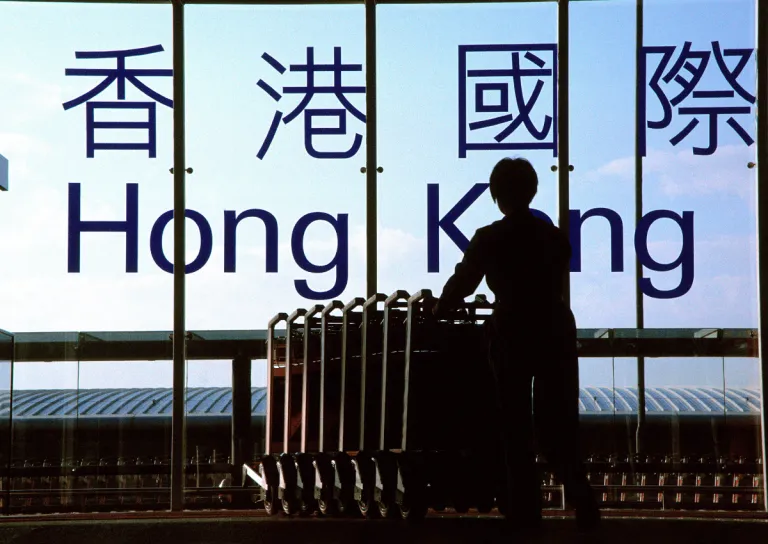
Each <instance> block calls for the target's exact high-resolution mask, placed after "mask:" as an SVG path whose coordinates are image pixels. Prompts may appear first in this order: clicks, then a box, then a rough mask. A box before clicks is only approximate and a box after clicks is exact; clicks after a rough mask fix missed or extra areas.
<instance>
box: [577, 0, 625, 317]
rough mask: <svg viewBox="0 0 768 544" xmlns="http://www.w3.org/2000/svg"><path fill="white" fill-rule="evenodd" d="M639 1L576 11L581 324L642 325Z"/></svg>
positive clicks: (595, 4) (598, 4) (588, 5)
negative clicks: (637, 228) (637, 240)
mask: <svg viewBox="0 0 768 544" xmlns="http://www.w3.org/2000/svg"><path fill="white" fill-rule="evenodd" d="M635 4H636V2H635V0H616V1H612V2H571V6H570V52H569V55H570V62H571V70H570V76H571V77H570V80H569V85H570V89H569V92H570V98H571V101H570V114H571V118H570V122H571V126H570V131H571V139H570V148H571V149H570V153H571V163H572V164H573V165H574V171H573V172H572V173H571V176H570V179H571V183H570V207H571V218H570V219H571V221H570V223H571V224H570V230H571V233H570V238H571V246H572V248H573V254H574V258H573V259H572V261H571V271H572V273H571V307H572V308H573V312H574V314H575V316H576V323H577V324H578V326H579V327H634V326H635V324H636V321H635V272H634V270H635V269H634V259H635V252H634V242H633V240H634V224H635V219H634V217H635V203H634V199H635V176H634V154H635V138H634V132H633V127H634V124H635V88H636V85H635V80H636V78H635V70H634V56H635V20H636V17H635V10H636V5H635ZM619 169H620V170H621V172H620V174H621V175H617V170H619Z"/></svg>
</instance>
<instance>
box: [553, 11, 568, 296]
mask: <svg viewBox="0 0 768 544" xmlns="http://www.w3.org/2000/svg"><path fill="white" fill-rule="evenodd" d="M569 2H570V0H559V1H558V3H557V112H556V115H557V161H558V168H557V220H558V226H559V227H560V229H561V230H562V231H563V232H564V233H565V234H566V236H567V235H568V232H569V230H568V215H569V208H570V198H569V197H570V173H571V172H570V147H569V146H570V138H569V126H570V123H569V121H570V118H569V112H568V108H569V100H568V89H569V87H570V85H569V72H568V69H569V65H568V55H569V44H568V31H569V28H568V25H569V20H568V15H569V9H568V8H569ZM563 282H564V290H563V297H564V299H565V301H566V303H567V304H568V306H569V307H570V305H571V278H570V273H569V272H566V274H565V278H564V279H563Z"/></svg>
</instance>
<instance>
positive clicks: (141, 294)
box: [0, 2, 173, 513]
mask: <svg viewBox="0 0 768 544" xmlns="http://www.w3.org/2000/svg"><path fill="white" fill-rule="evenodd" d="M171 14H172V8H171V6H170V5H135V4H134V5H117V4H110V5H99V4H93V3H90V4H72V3H66V4H39V3H19V2H3V3H2V5H0V50H2V51H13V52H14V54H12V55H3V56H2V58H0V119H2V126H0V155H2V156H3V157H4V158H5V159H7V165H8V178H9V183H8V191H7V192H4V193H2V195H0V230H2V232H10V233H13V235H12V236H10V237H8V239H7V240H6V241H5V242H4V243H3V246H2V250H1V251H2V254H1V255H2V262H3V265H4V268H3V281H2V283H0V299H2V301H3V304H2V306H3V310H4V312H5V314H4V317H3V326H5V327H8V328H10V329H11V330H14V331H19V330H20V331H36V332H39V331H68V330H69V331H72V330H75V331H77V330H91V331H92V330H97V331H98V330H113V331H114V330H147V329H159V330H168V329H170V328H171V316H172V282H171V277H170V275H169V274H167V273H165V272H163V271H162V270H160V269H159V268H158V267H157V266H156V265H155V264H153V263H154V260H155V259H154V258H153V257H154V256H156V254H157V251H153V247H152V245H151V244H150V238H151V232H152V230H153V226H154V225H155V222H156V219H157V218H158V216H160V215H161V214H162V213H163V212H165V211H166V210H168V209H169V207H170V206H169V204H170V203H171V202H172V182H171V176H170V174H169V173H168V169H169V168H170V167H171V166H173V161H172V151H173V138H172V127H173V125H172V115H173V109H172V102H171V101H170V99H171V98H172V88H173V86H172V24H171V23H172V20H171ZM18 338H19V342H17V349H16V358H17V359H18V360H20V363H19V364H18V366H17V367H16V369H15V372H14V377H13V389H14V391H13V393H14V401H15V410H14V425H13V449H12V462H13V464H14V471H15V472H14V477H13V481H12V487H13V489H14V492H17V491H18V492H20V493H19V494H15V496H14V499H13V502H12V504H11V506H12V511H13V512H16V513H21V512H62V511H83V510H98V509H102V508H115V507H117V506H118V505H117V504H116V503H114V500H116V499H115V498H114V496H108V494H106V493H105V492H99V493H96V494H94V493H93V492H92V491H90V489H92V488H106V487H107V486H111V485H113V484H116V483H117V481H116V480H114V479H111V478H113V476H115V472H117V469H115V467H114V465H112V464H111V463H112V462H113V461H114V462H115V463H117V462H119V459H120V458H121V457H128V456H133V453H132V451H131V448H134V447H146V446H152V447H157V448H159V450H161V451H160V452H159V453H158V454H155V455H164V454H165V452H166V451H167V450H168V449H169V445H170V441H169V438H170V437H169V435H164V434H163V433H160V435H159V437H157V438H156V440H155V441H154V442H152V443H146V442H144V441H142V440H140V439H138V438H136V432H137V430H136V428H137V427H130V426H129V427H120V425H121V424H122V422H119V423H118V420H117V419H109V421H107V419H108V418H105V417H101V415H100V414H98V413H91V412H83V410H86V411H87V410H99V409H102V408H103V409H105V410H106V409H111V408H110V407H112V408H114V405H113V404H111V399H117V398H122V397H121V395H129V392H128V388H130V387H132V384H137V383H140V382H142V381H144V382H145V384H144V385H137V386H136V387H149V386H151V385H153V384H154V385H155V386H157V385H158V384H159V383H160V382H162V378H160V377H158V376H157V375H153V374H147V372H154V370H155V369H156V368H157V367H158V366H162V364H161V363H157V364H154V363H153V364H145V365H142V364H138V363H130V364H126V363H121V364H117V363H116V364H114V365H107V366H99V365H98V364H97V363H84V364H83V365H79V364H78V362H77V360H78V352H77V351H75V348H76V347H77V341H78V335H77V334H76V333H67V334H63V335H58V336H57V335H48V336H46V335H34V334H32V335H30V334H28V333H27V334H21V335H19V337H18ZM46 342H53V344H52V345H49V346H48V347H46V346H45V343H46ZM41 361H45V362H41ZM154 374H157V373H156V372H155V373H154ZM149 376H151V379H148V377H149ZM115 388H119V391H116V390H115ZM108 390H111V391H108ZM97 392H100V393H97ZM131 421H132V422H133V423H135V424H136V425H137V426H138V424H139V422H141V424H145V423H146V424H147V425H149V422H148V420H147V419H145V418H140V417H136V418H135V419H132V420H131ZM112 425H118V427H117V429H116V430H115V429H113V427H112ZM149 432H150V431H149V430H147V433H149ZM131 433H133V438H129V436H131ZM139 436H144V435H142V434H140V435H139ZM108 465H109V466H108ZM108 473H110V474H108ZM152 485H153V486H155V487H156V485H157V484H152ZM40 489H48V490H58V489H63V490H64V491H54V492H51V493H50V494H48V495H46V496H42V495H35V494H32V493H27V494H26V495H25V494H23V493H21V492H27V491H39V490H40ZM155 507H156V508H157V507H158V506H157V504H156V505H155ZM162 508H164V507H162Z"/></svg>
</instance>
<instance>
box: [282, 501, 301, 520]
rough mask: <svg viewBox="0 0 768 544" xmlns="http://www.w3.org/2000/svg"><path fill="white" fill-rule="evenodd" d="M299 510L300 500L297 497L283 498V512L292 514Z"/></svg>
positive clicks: (288, 514) (287, 514)
mask: <svg viewBox="0 0 768 544" xmlns="http://www.w3.org/2000/svg"><path fill="white" fill-rule="evenodd" d="M298 511H299V501H297V500H296V499H283V512H284V513H285V515H286V516H292V515H294V514H295V513H296V512H298Z"/></svg>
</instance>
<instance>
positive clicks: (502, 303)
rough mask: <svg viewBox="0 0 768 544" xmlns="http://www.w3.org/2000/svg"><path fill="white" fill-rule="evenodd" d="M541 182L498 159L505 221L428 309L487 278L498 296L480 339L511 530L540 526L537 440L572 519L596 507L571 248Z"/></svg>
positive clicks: (493, 187)
mask: <svg viewBox="0 0 768 544" xmlns="http://www.w3.org/2000/svg"><path fill="white" fill-rule="evenodd" d="M537 188H538V177H537V175H536V171H535V170H534V168H533V166H532V165H531V164H530V163H529V162H528V161H527V160H525V159H522V158H516V159H509V158H507V159H502V160H501V161H499V162H498V163H497V164H496V166H495V167H494V169H493V171H492V172H491V176H490V191H491V198H493V201H494V202H495V203H496V204H497V205H498V207H499V210H500V211H501V213H502V214H504V217H503V218H502V219H501V220H499V221H496V222H494V223H492V224H490V225H488V226H485V227H482V228H480V229H479V230H477V232H476V233H475V235H474V236H473V238H472V240H471V241H470V243H469V246H468V247H467V250H466V251H465V253H464V257H463V259H462V261H461V262H460V263H459V264H458V265H457V266H456V270H455V273H454V274H453V276H451V278H450V279H449V280H448V281H447V282H446V284H445V287H444V289H443V292H442V294H441V296H440V298H439V299H438V301H437V303H436V305H435V307H434V309H433V311H434V313H435V314H436V315H438V316H439V315H440V314H442V313H444V311H445V310H448V309H449V308H451V307H452V306H456V305H458V304H461V302H462V301H463V300H464V299H465V298H466V297H468V296H470V295H471V294H472V293H474V291H475V290H476V289H477V287H478V286H479V284H480V282H481V281H482V279H483V277H485V278H486V281H487V284H488V287H489V288H490V289H491V291H493V293H494V295H495V298H496V304H495V308H494V312H493V316H492V317H491V318H490V319H489V320H488V322H487V324H486V325H487V328H486V337H487V341H488V356H489V357H488V358H489V363H490V365H491V371H492V374H493V378H494V382H495V383H494V387H495V397H496V405H497V408H498V410H499V413H498V416H499V417H498V421H499V425H500V427H501V428H500V432H501V435H502V436H501V441H502V443H503V453H502V459H503V465H504V470H505V471H506V474H505V476H506V497H500V499H501V500H500V503H501V504H502V505H506V517H507V519H508V520H509V521H510V522H512V525H513V526H520V527H525V528H535V527H537V526H538V525H539V524H540V522H541V507H542V504H541V502H542V494H541V481H542V478H541V476H540V475H539V471H538V470H537V467H536V456H535V448H534V437H535V441H536V443H538V446H539V448H540V449H541V450H542V453H543V454H544V456H545V458H546V460H547V462H548V463H549V465H550V466H551V468H552V470H553V472H554V473H555V475H556V476H557V478H558V480H559V481H560V482H561V483H562V484H564V486H565V495H566V500H567V501H568V502H569V503H570V504H571V506H573V507H575V509H576V521H577V525H578V526H579V528H581V529H584V530H588V529H591V528H593V527H595V526H596V525H597V524H598V523H599V521H600V511H599V508H598V506H597V502H596V501H595V499H594V495H593V494H592V489H591V487H590V485H589V482H588V480H587V478H586V472H585V470H584V466H583V464H582V462H581V459H580V453H579V452H580V448H579V412H578V410H579V407H578V395H579V375H578V372H579V369H578V356H577V353H576V322H575V319H574V316H573V313H572V312H571V310H570V309H569V307H568V304H567V302H566V301H565V300H564V297H563V294H564V289H563V288H564V282H565V279H566V274H567V273H568V265H569V261H570V257H571V247H570V243H569V241H568V238H567V237H566V236H565V234H564V233H563V232H562V231H561V230H560V229H558V228H557V227H555V226H554V225H552V224H551V223H549V222H547V221H546V220H544V219H542V218H540V217H537V216H535V215H534V214H533V213H532V212H531V210H530V208H529V205H530V203H531V201H532V200H533V197H534V196H535V195H536V192H537ZM532 390H533V398H531V392H532ZM532 412H533V415H532ZM534 431H535V432H534ZM503 494H504V493H503V492H502V493H501V495H503Z"/></svg>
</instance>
